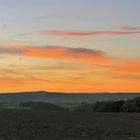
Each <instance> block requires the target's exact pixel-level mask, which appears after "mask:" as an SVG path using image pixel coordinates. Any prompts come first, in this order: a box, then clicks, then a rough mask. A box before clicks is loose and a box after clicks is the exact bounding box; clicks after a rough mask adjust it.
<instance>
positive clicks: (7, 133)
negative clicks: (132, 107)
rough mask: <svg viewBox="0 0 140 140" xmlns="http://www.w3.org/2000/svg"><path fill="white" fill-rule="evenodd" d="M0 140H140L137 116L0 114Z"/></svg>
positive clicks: (47, 113)
mask: <svg viewBox="0 0 140 140" xmlns="http://www.w3.org/2000/svg"><path fill="white" fill-rule="evenodd" d="M0 140H140V114H139V113H136V114H135V113H132V114H131V113H77V112H30V111H8V110H7V111H0Z"/></svg>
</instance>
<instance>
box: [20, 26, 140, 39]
mask: <svg viewBox="0 0 140 140" xmlns="http://www.w3.org/2000/svg"><path fill="white" fill-rule="evenodd" d="M134 34H140V27H135V26H117V27H115V30H93V31H81V30H47V29H43V30H40V31H34V32H31V33H23V34H18V35H19V36H26V35H53V36H64V37H79V36H100V35H101V36H121V35H134Z"/></svg>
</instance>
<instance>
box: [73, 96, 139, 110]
mask: <svg viewBox="0 0 140 140" xmlns="http://www.w3.org/2000/svg"><path fill="white" fill-rule="evenodd" d="M74 111H78V112H140V97H137V98H134V99H129V100H126V101H123V100H120V101H101V102H96V103H94V104H91V103H81V104H80V105H79V106H78V107H76V108H75V109H74Z"/></svg>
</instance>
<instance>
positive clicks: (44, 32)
mask: <svg viewBox="0 0 140 140" xmlns="http://www.w3.org/2000/svg"><path fill="white" fill-rule="evenodd" d="M35 34H40V35H47V34H50V35H56V36H97V35H104V36H109V35H112V36H117V35H132V34H140V31H93V32H88V31H66V30H42V31H38V32H36V33H35Z"/></svg>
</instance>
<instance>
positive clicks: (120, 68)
mask: <svg viewBox="0 0 140 140" xmlns="http://www.w3.org/2000/svg"><path fill="white" fill-rule="evenodd" d="M110 70H111V71H112V72H123V73H138V74H140V60H125V61H123V62H120V64H119V65H117V66H111V68H110Z"/></svg>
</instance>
